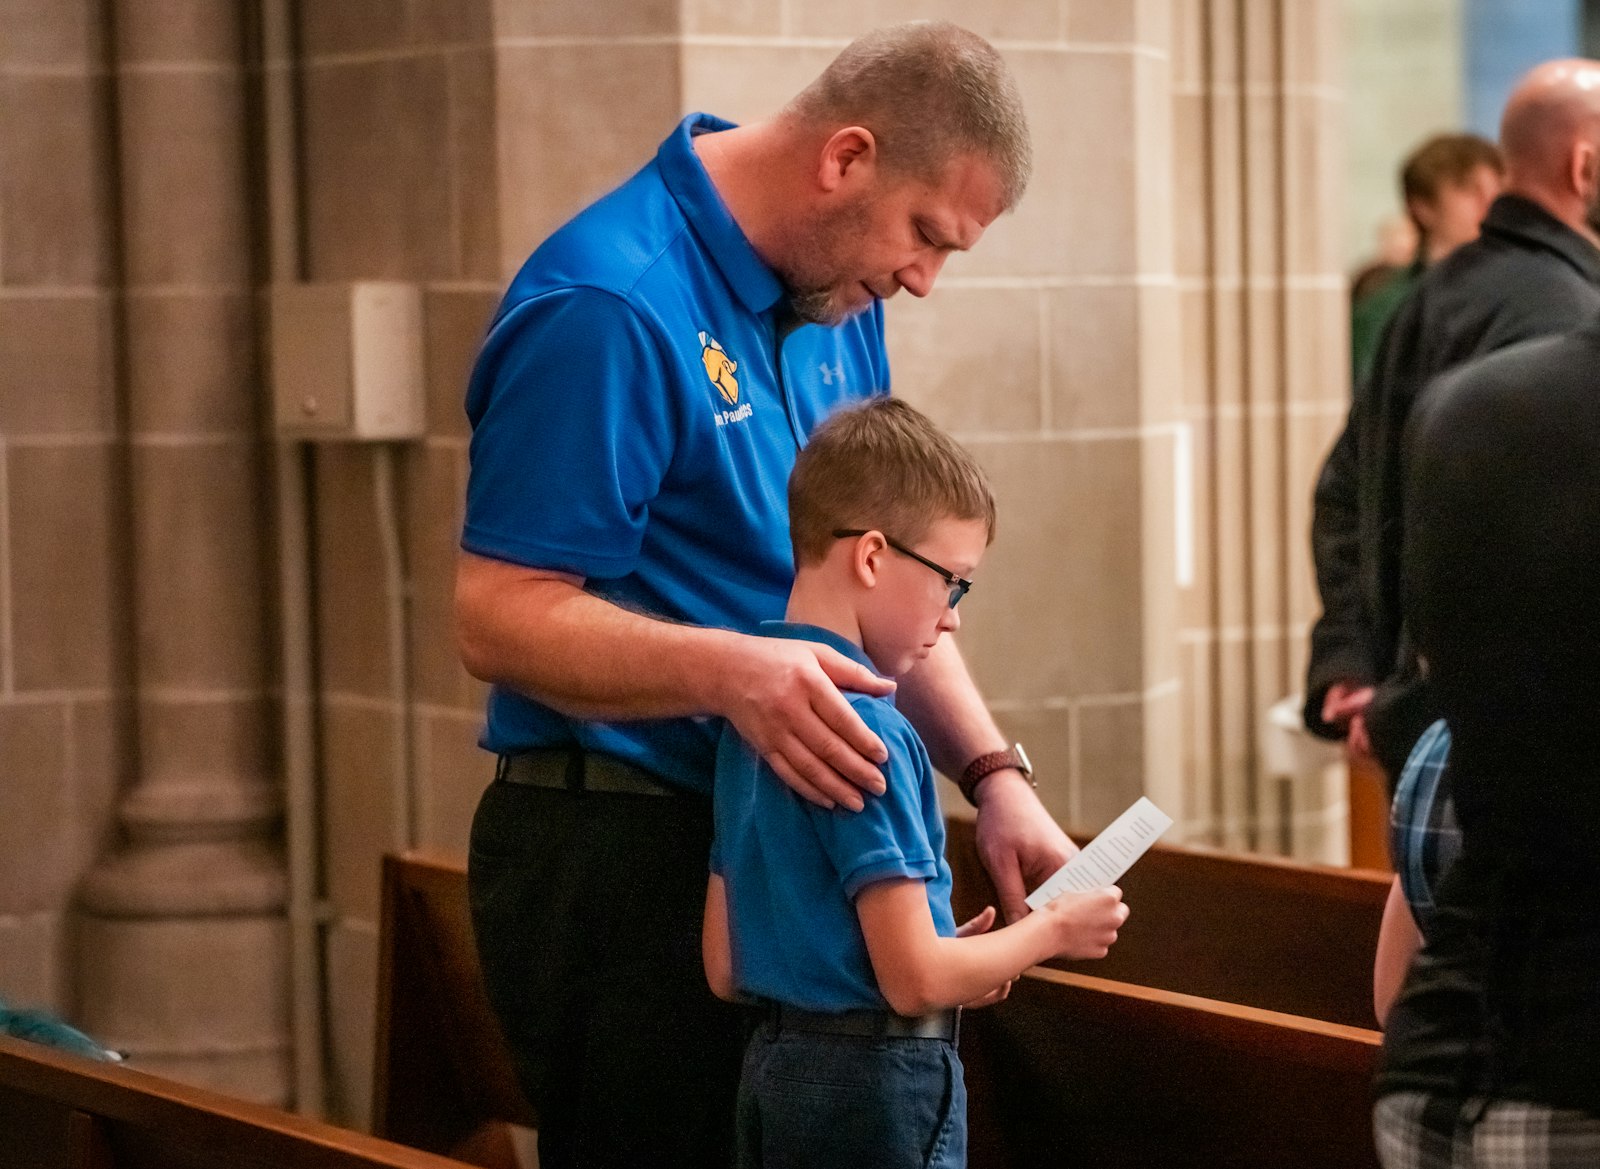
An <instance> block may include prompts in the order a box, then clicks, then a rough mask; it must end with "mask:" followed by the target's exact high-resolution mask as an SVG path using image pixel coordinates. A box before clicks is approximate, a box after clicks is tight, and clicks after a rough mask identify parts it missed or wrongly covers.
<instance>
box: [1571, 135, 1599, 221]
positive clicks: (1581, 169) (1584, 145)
mask: <svg viewBox="0 0 1600 1169" xmlns="http://www.w3.org/2000/svg"><path fill="white" fill-rule="evenodd" d="M1571 170H1572V173H1571V175H1570V176H1569V181H1570V182H1571V183H1572V189H1573V191H1574V192H1575V193H1576V194H1577V195H1579V196H1580V197H1582V199H1583V202H1584V204H1585V205H1586V206H1587V205H1588V204H1590V203H1593V202H1594V197H1595V192H1596V190H1600V148H1597V147H1596V145H1595V143H1593V142H1591V141H1580V142H1577V143H1574V144H1573V147H1572V158H1571Z"/></svg>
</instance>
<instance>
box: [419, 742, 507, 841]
mask: <svg viewBox="0 0 1600 1169" xmlns="http://www.w3.org/2000/svg"><path fill="white" fill-rule="evenodd" d="M482 726H483V718H482V714H481V712H478V711H468V712H450V711H440V712H435V711H432V710H429V711H426V712H424V713H421V714H419V715H418V716H417V718H416V728H417V758H418V760H419V763H420V768H421V771H420V774H421V776H422V785H421V786H422V790H421V799H420V801H419V803H420V806H419V807H418V809H417V838H418V840H419V841H421V842H422V843H423V844H425V845H426V846H427V847H429V848H440V849H445V850H447V851H448V852H451V853H454V854H456V855H458V856H461V857H465V856H466V855H467V843H468V840H469V839H470V837H471V832H472V814H473V813H474V812H475V811H476V810H477V808H478V800H479V798H480V797H481V796H482V795H483V789H484V788H486V787H488V786H489V781H490V779H491V778H493V776H494V756H493V755H490V754H489V753H488V752H487V751H484V750H483V749H482V748H481V747H479V746H478V734H479V732H480V731H481V730H482Z"/></svg>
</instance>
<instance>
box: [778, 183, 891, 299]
mask: <svg viewBox="0 0 1600 1169" xmlns="http://www.w3.org/2000/svg"><path fill="white" fill-rule="evenodd" d="M870 226H871V215H870V213H869V210H868V207H867V205H866V203H865V202H864V201H860V200H858V201H857V202H855V203H852V204H849V205H847V206H845V207H841V208H839V209H838V210H837V211H835V212H832V213H831V214H829V215H826V216H820V217H818V218H816V219H813V220H812V221H811V222H810V223H807V224H803V225H799V226H797V227H796V228H795V230H794V231H793V232H791V234H790V239H789V240H788V245H789V246H788V248H787V249H786V250H787V251H788V253H789V254H790V255H792V256H795V257H797V258H798V260H797V262H796V263H793V264H789V265H786V266H784V267H782V268H778V269H777V274H778V280H779V282H780V283H782V285H783V290H784V292H785V293H786V294H787V296H788V298H789V310H790V312H792V313H793V314H794V316H795V317H796V318H798V319H799V320H800V321H801V322H802V323H804V324H808V325H827V326H833V325H840V324H843V323H844V322H845V321H847V320H849V319H850V318H851V317H853V316H855V315H857V314H858V313H860V312H862V311H864V310H865V307H866V306H865V305H863V306H862V307H861V308H847V307H845V306H844V305H843V304H841V303H840V293H841V291H842V290H843V289H845V288H848V287H849V286H850V285H851V283H852V280H851V278H850V276H849V273H848V268H849V266H850V262H851V260H852V259H853V257H854V256H855V255H856V254H857V253H859V252H860V250H861V248H862V246H863V245H864V244H865V243H866V242H867V235H868V231H869V229H870Z"/></svg>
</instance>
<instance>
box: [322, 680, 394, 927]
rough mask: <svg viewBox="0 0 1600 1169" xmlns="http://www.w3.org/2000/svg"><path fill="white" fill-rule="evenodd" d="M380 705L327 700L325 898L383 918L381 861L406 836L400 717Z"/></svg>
mask: <svg viewBox="0 0 1600 1169" xmlns="http://www.w3.org/2000/svg"><path fill="white" fill-rule="evenodd" d="M400 717H401V716H400V715H399V714H398V713H397V712H396V711H394V710H393V709H392V707H388V706H385V705H382V704H376V703H370V702H360V701H354V700H344V699H340V698H338V697H331V698H328V699H325V700H324V703H323V711H322V720H323V721H322V743H323V747H322V752H323V771H322V778H323V801H324V808H323V822H322V852H323V865H324V871H325V881H326V890H327V897H328V900H329V901H330V902H331V903H332V904H333V905H334V906H335V907H336V908H337V909H338V911H339V912H340V913H341V914H344V915H348V916H353V917H357V918H360V919H362V920H363V921H369V922H375V921H377V920H378V879H379V863H380V861H381V859H382V857H383V854H384V853H385V852H388V851H390V850H392V849H394V848H395V847H397V846H398V845H399V844H400V843H401V840H402V836H401V832H400V826H399V823H398V820H399V815H400V809H399V807H398V801H397V799H396V797H395V791H394V751H395V732H396V722H397V720H398V719H399V718H400Z"/></svg>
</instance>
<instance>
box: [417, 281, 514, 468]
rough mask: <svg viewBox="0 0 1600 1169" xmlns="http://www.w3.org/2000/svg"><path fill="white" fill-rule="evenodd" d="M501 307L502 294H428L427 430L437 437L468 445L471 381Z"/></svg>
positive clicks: (444, 290) (436, 291) (439, 290)
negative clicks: (468, 399)
mask: <svg viewBox="0 0 1600 1169" xmlns="http://www.w3.org/2000/svg"><path fill="white" fill-rule="evenodd" d="M499 303H500V292H499V291H498V290H496V291H487V290H485V291H465V290H457V289H453V288H430V289H427V290H426V291H425V292H424V294H423V301H422V305H423V309H422V312H423V328H424V330H425V341H424V352H425V353H426V361H427V387H426V392H427V427H428V433H429V434H430V435H434V436H441V437H450V438H458V439H465V438H466V437H467V436H468V435H469V434H470V429H469V427H468V425H467V412H466V398H467V379H468V377H469V376H470V375H471V373H472V363H473V360H474V359H475V358H476V357H477V355H478V346H479V345H480V344H482V342H483V337H484V334H485V333H486V332H487V331H488V328H489V321H490V320H491V319H492V317H493V316H494V310H495V306H496V305H498V304H499Z"/></svg>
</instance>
